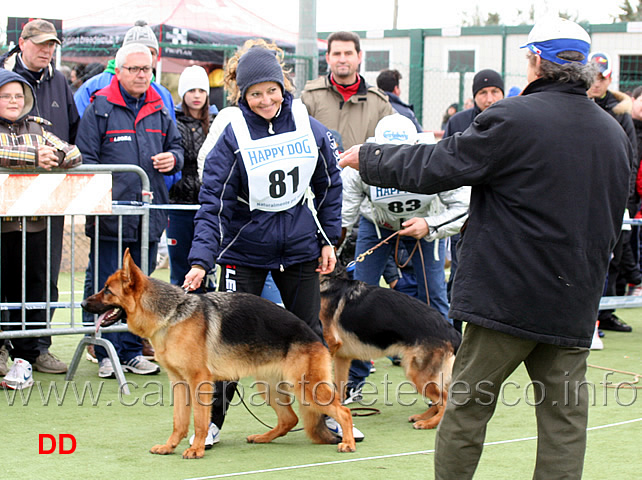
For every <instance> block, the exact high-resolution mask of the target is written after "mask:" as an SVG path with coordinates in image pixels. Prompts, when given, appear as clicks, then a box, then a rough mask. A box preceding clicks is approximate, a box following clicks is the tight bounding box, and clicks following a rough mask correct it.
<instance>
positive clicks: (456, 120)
mask: <svg viewBox="0 0 642 480" xmlns="http://www.w3.org/2000/svg"><path fill="white" fill-rule="evenodd" d="M480 113H481V109H480V108H479V107H478V106H477V104H475V106H474V107H473V108H468V109H466V110H462V111H461V112H457V113H455V114H454V115H453V116H452V117H450V119H449V120H448V123H447V124H446V128H445V129H444V138H446V137H450V136H451V135H453V134H455V133H457V132H463V131H464V130H466V129H467V128H468V127H470V124H471V123H473V120H475V117H476V116H477V115H479V114H480Z"/></svg>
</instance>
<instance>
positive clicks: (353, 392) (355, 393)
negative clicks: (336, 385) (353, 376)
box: [343, 388, 363, 405]
mask: <svg viewBox="0 0 642 480" xmlns="http://www.w3.org/2000/svg"><path fill="white" fill-rule="evenodd" d="M361 400H363V392H362V391H361V388H348V389H347V392H346V399H345V400H344V401H343V405H350V404H351V403H359V402H360V401H361Z"/></svg>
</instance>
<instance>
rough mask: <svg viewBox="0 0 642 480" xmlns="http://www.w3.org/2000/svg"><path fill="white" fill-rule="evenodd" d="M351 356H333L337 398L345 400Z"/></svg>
mask: <svg viewBox="0 0 642 480" xmlns="http://www.w3.org/2000/svg"><path fill="white" fill-rule="evenodd" d="M351 362H352V359H351V358H345V357H334V383H335V384H336V386H337V390H338V391H339V400H340V401H343V400H345V393H346V385H347V384H348V374H349V373H350V363H351Z"/></svg>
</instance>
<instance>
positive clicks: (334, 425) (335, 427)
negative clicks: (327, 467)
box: [325, 416, 365, 442]
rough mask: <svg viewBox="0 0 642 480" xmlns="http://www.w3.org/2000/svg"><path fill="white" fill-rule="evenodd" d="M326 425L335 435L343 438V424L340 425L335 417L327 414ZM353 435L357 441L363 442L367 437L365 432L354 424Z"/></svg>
mask: <svg viewBox="0 0 642 480" xmlns="http://www.w3.org/2000/svg"><path fill="white" fill-rule="evenodd" d="M325 426H326V427H328V430H330V431H331V432H332V433H333V434H334V435H336V436H337V437H339V438H341V439H343V430H342V429H341V425H339V423H338V422H337V421H336V420H335V419H334V418H332V417H328V416H326V417H325ZM352 435H353V436H354V441H355V442H362V441H363V439H364V438H365V435H364V434H363V432H362V431H361V430H359V429H358V428H357V427H355V426H354V425H353V426H352Z"/></svg>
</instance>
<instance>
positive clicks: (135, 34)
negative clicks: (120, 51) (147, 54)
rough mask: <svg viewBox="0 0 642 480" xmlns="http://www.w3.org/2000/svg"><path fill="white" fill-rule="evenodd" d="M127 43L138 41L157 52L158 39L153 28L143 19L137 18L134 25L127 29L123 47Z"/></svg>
mask: <svg viewBox="0 0 642 480" xmlns="http://www.w3.org/2000/svg"><path fill="white" fill-rule="evenodd" d="M128 43H140V44H142V45H145V46H146V47H150V48H153V49H154V50H156V52H157V53H159V52H158V40H157V39H156V35H155V34H154V30H152V28H151V27H150V26H149V25H147V22H146V21H145V20H137V21H136V23H135V24H134V26H133V27H132V28H130V29H129V30H127V33H126V34H125V38H124V39H123V44H122V46H123V47H124V46H125V45H127V44H128Z"/></svg>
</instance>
